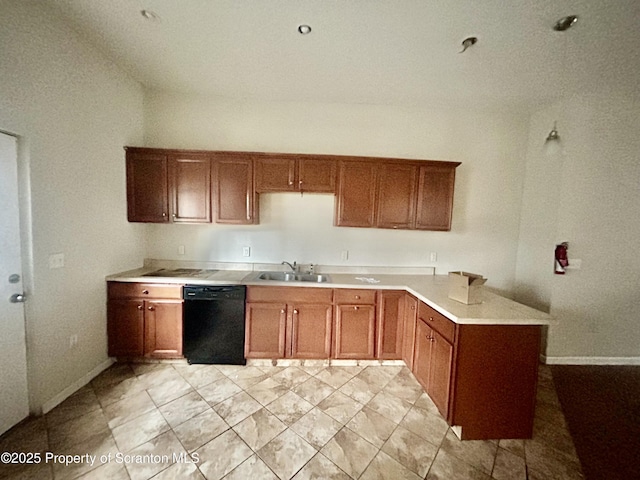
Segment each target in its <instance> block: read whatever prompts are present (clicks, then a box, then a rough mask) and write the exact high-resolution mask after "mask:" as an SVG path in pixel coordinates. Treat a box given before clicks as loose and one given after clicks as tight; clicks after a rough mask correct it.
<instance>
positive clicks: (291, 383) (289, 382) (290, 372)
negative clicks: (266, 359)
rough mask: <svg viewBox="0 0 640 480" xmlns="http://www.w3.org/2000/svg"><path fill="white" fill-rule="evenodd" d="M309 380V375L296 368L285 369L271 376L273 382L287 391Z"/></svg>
mask: <svg viewBox="0 0 640 480" xmlns="http://www.w3.org/2000/svg"><path fill="white" fill-rule="evenodd" d="M310 378H311V375H309V374H308V373H307V372H305V371H304V370H302V369H300V368H298V367H287V368H285V369H284V370H282V371H281V372H279V373H276V374H275V375H272V376H271V379H272V380H273V381H275V382H278V383H279V384H280V385H282V386H283V387H287V388H289V389H293V388H295V387H297V386H298V385H300V384H301V383H304V382H306V381H307V380H309V379H310Z"/></svg>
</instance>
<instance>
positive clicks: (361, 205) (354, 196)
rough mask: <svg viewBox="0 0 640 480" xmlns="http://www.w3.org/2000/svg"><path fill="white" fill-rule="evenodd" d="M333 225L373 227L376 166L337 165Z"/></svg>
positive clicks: (363, 164)
mask: <svg viewBox="0 0 640 480" xmlns="http://www.w3.org/2000/svg"><path fill="white" fill-rule="evenodd" d="M338 168H339V174H338V198H337V201H336V216H335V224H336V225H337V226H339V227H373V224H374V220H375V217H374V213H375V200H376V178H377V164H376V163H374V162H349V161H343V162H340V165H339V167H338Z"/></svg>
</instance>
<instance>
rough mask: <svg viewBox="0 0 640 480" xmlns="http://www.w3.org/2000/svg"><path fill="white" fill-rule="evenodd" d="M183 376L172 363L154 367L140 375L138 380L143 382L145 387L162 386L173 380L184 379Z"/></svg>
mask: <svg viewBox="0 0 640 480" xmlns="http://www.w3.org/2000/svg"><path fill="white" fill-rule="evenodd" d="M182 379H183V378H182V376H181V375H180V374H179V373H178V372H177V371H176V369H175V368H173V366H172V365H168V364H164V365H161V366H160V367H158V368H154V369H153V370H150V371H149V372H147V373H143V374H142V375H138V380H139V381H140V382H142V384H143V385H144V388H145V389H149V388H154V387H161V386H162V385H164V384H165V383H167V382H170V381H172V380H182Z"/></svg>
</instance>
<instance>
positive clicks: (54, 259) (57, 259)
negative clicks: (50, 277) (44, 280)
mask: <svg viewBox="0 0 640 480" xmlns="http://www.w3.org/2000/svg"><path fill="white" fill-rule="evenodd" d="M62 267H64V253H53V254H51V255H49V268H50V269H52V270H53V269H54V268H62Z"/></svg>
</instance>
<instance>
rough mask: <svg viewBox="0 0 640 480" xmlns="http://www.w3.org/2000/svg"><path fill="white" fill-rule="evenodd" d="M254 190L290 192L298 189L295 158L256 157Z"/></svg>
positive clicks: (261, 191)
mask: <svg viewBox="0 0 640 480" xmlns="http://www.w3.org/2000/svg"><path fill="white" fill-rule="evenodd" d="M255 178H256V191H257V192H260V193H263V192H292V191H294V190H297V189H298V182H297V180H296V160H295V159H292V158H258V159H256V176H255Z"/></svg>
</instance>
